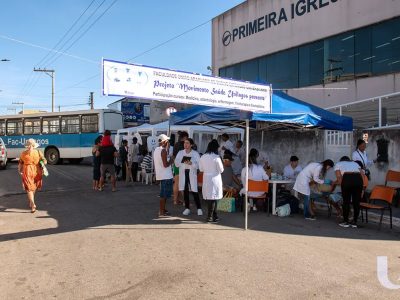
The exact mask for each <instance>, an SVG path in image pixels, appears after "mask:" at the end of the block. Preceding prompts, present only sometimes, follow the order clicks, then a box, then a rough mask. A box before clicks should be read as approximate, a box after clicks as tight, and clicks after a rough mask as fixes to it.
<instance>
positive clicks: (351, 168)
mask: <svg viewBox="0 0 400 300" xmlns="http://www.w3.org/2000/svg"><path fill="white" fill-rule="evenodd" d="M334 170H335V171H338V170H339V171H340V173H341V174H342V175H343V174H344V173H346V172H349V173H360V166H359V165H358V163H356V162H354V161H339V162H338V163H336V165H335V167H334Z"/></svg>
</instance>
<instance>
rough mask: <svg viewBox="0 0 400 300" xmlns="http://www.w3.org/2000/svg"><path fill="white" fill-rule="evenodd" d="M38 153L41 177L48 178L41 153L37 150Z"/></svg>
mask: <svg viewBox="0 0 400 300" xmlns="http://www.w3.org/2000/svg"><path fill="white" fill-rule="evenodd" d="M38 152H39V157H40V160H39V166H40V168H41V169H42V171H43V175H44V176H45V177H47V176H49V171H48V170H47V167H46V164H45V163H44V157H43V154H42V152H40V151H39V150H38Z"/></svg>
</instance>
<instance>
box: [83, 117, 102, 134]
mask: <svg viewBox="0 0 400 300" xmlns="http://www.w3.org/2000/svg"><path fill="white" fill-rule="evenodd" d="M82 132H99V117H98V115H84V116H82Z"/></svg>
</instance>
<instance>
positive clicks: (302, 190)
mask: <svg viewBox="0 0 400 300" xmlns="http://www.w3.org/2000/svg"><path fill="white" fill-rule="evenodd" d="M333 165H334V164H333V161H332V160H330V159H326V160H324V161H323V162H320V163H315V162H313V163H309V164H308V165H307V166H306V167H305V168H304V169H303V170H302V171H301V172H300V173H299V175H297V178H296V182H295V184H294V187H293V189H294V190H295V191H297V192H298V193H299V194H300V196H301V197H302V198H303V199H304V218H305V219H306V220H315V216H314V213H313V212H312V210H311V206H310V194H311V189H310V184H312V183H319V184H323V183H324V179H323V178H325V175H326V172H327V171H328V170H329V169H330V168H332V167H333Z"/></svg>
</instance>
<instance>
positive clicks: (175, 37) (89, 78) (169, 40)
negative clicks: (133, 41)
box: [60, 20, 211, 92]
mask: <svg viewBox="0 0 400 300" xmlns="http://www.w3.org/2000/svg"><path fill="white" fill-rule="evenodd" d="M210 21H211V20H208V21H206V22H203V23H201V24H199V25H197V26H195V27H193V28H191V29H189V30H186V31H185V32H183V33H180V34H178V35H176V36H174V37H172V38H170V39H168V40H166V41H164V42H162V43H160V44H158V45H156V46H154V47H152V48H150V49H149V50H146V51H144V52H142V53H140V54H138V55H136V56H135V57H132V58H131V59H128V60H126V61H127V62H129V61H131V60H133V59H135V58H137V57H139V56H142V55H144V54H146V53H148V52H150V51H152V50H154V49H157V48H159V47H161V46H163V45H165V44H167V43H169V42H171V41H173V40H175V39H177V38H179V37H181V36H183V35H185V34H187V33H189V32H191V31H193V30H195V29H197V28H199V27H201V26H203V25H205V24H207V23H209V22H210ZM98 76H100V74H98V73H97V74H94V75H92V76H90V77H88V78H86V79H83V80H82V81H79V82H78V83H76V84H73V85H71V86H69V87H66V88H64V89H62V90H61V91H65V90H68V89H70V88H73V87H76V86H78V85H79V84H81V83H84V82H87V81H89V80H92V79H93V78H96V77H98ZM61 91H60V92H61Z"/></svg>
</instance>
